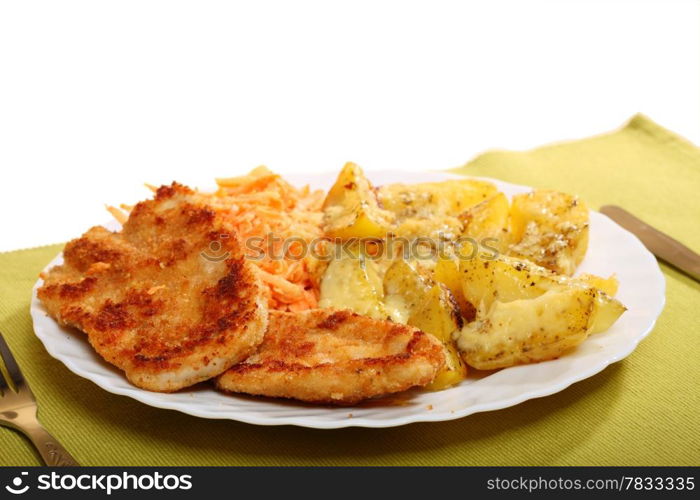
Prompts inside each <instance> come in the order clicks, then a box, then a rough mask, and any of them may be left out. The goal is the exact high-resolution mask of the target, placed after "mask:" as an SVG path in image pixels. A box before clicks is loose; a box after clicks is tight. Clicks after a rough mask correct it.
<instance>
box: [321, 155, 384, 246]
mask: <svg viewBox="0 0 700 500" xmlns="http://www.w3.org/2000/svg"><path fill="white" fill-rule="evenodd" d="M394 221H395V216H394V214H393V213H392V212H389V211H387V210H382V209H381V208H380V207H379V205H378V203H377V197H376V195H375V193H374V189H373V187H372V185H371V184H370V182H369V180H368V179H367V177H365V174H364V172H362V169H361V168H360V167H358V166H357V165H355V164H354V163H346V164H345V166H344V167H343V169H342V170H341V171H340V174H338V179H337V180H336V181H335V184H334V185H333V187H331V189H330V190H329V191H328V195H327V196H326V199H325V201H324V203H323V228H324V231H325V232H326V235H328V236H330V237H332V238H341V239H352V238H384V237H385V236H386V235H387V234H388V233H390V232H391V231H392V228H393V226H394Z"/></svg>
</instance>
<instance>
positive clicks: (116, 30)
mask: <svg viewBox="0 0 700 500" xmlns="http://www.w3.org/2000/svg"><path fill="white" fill-rule="evenodd" d="M37 3H39V4H42V2H31V3H28V2H17V3H3V4H2V6H0V47H3V48H4V50H3V49H0V65H1V66H2V67H3V70H4V71H3V73H4V75H5V76H4V77H3V78H2V79H0V109H2V112H1V113H0V165H2V170H3V179H4V186H3V187H4V188H5V189H3V196H1V197H0V213H2V214H3V216H2V218H0V234H2V235H3V236H2V238H0V250H10V249H16V248H24V247H30V246H35V245H40V244H46V243H53V242H60V241H65V240H67V239H69V238H71V237H74V236H76V235H78V234H80V233H82V232H83V231H84V230H85V229H86V228H87V227H89V226H91V225H94V224H99V223H102V222H104V221H105V220H106V219H107V218H108V215H107V213H106V212H105V211H104V204H119V203H129V202H134V201H136V200H139V199H142V198H144V197H146V196H147V194H148V193H147V191H146V190H145V189H143V187H142V184H143V183H144V182H150V183H154V184H158V183H167V182H170V181H172V180H173V179H177V180H179V181H182V182H185V183H190V184H193V185H199V186H202V187H206V185H207V184H206V183H207V182H209V183H210V182H211V179H213V178H214V177H215V176H230V175H235V174H239V173H243V172H245V171H246V170H248V169H250V168H252V167H255V166H257V165H259V164H267V165H268V166H269V167H271V168H272V169H274V170H276V171H279V172H281V173H289V172H320V171H327V170H338V169H339V168H340V167H341V166H342V164H343V163H344V162H345V161H348V160H352V161H355V162H357V163H359V164H360V165H362V166H363V167H364V168H365V169H366V170H370V171H371V170H382V169H390V170H392V169H406V170H426V169H444V168H450V167H455V166H459V165H462V164H464V163H465V162H466V161H468V160H469V159H471V158H472V157H474V156H475V155H476V154H478V153H480V152H482V151H484V150H487V149H491V148H506V149H528V148H531V147H535V146H538V145H540V144H544V143H547V142H550V141H557V140H564V139H569V138H579V137H586V136H589V135H592V134H597V133H601V132H605V131H608V130H611V129H614V128H616V127H618V126H620V125H622V124H623V123H624V122H625V121H626V120H627V119H628V118H629V117H630V116H632V115H633V114H634V113H636V112H643V113H645V114H647V115H648V116H650V117H651V118H652V119H654V120H656V121H657V122H658V123H660V124H662V125H664V126H666V127H667V128H670V129H671V130H674V131H676V132H677V133H679V134H681V135H684V136H685V137H687V138H688V139H690V140H691V141H694V142H695V143H696V144H698V143H700V93H699V92H698V91H697V89H698V88H700V65H697V64H696V62H697V61H698V60H700V29H698V28H699V27H700V26H699V24H700V6H699V5H700V4H698V3H697V2H687V1H677V2H661V1H650V2H605V3H598V2H583V1H576V2H565V3H560V2H542V1H539V2H538V1H535V2H527V3H522V2H479V3H475V4H472V5H464V4H466V3H465V2H439V3H437V5H436V4H435V3H433V4H431V5H430V7H429V8H428V7H427V4H424V3H412V2H382V3H381V5H376V3H375V2H364V1H359V2H353V3H352V6H350V5H349V4H348V5H347V6H345V7H342V6H337V5H336V6H332V5H328V4H327V3H326V2H308V1H305V2H295V3H294V5H292V4H289V3H285V2H273V3H274V4H273V5H270V4H269V3H267V2H265V3H252V2H251V3H250V4H248V5H245V6H244V5H231V4H230V3H226V2H223V3H215V2H214V3H207V4H206V6H205V5H201V4H195V3H190V4H188V5H182V4H179V3H172V2H164V3H159V2H149V3H148V4H144V3H143V2H120V3H119V4H101V3H100V4H97V3H94V2H61V3H56V2H43V4H42V5H40V6H39V7H37V6H36V4H37ZM166 5H167V8H166ZM20 207H21V209H20Z"/></svg>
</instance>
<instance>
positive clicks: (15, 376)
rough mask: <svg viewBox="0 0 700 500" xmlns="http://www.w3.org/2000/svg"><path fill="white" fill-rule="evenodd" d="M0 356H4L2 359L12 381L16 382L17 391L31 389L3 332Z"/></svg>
mask: <svg viewBox="0 0 700 500" xmlns="http://www.w3.org/2000/svg"><path fill="white" fill-rule="evenodd" d="M0 357H2V360H3V361H4V362H5V368H6V369H7V374H8V375H9V376H10V379H11V380H12V383H14V385H15V388H16V389H17V392H20V391H21V390H22V389H25V388H26V389H29V386H28V385H27V383H26V381H25V380H24V376H23V375H22V372H21V371H20V369H19V366H17V361H15V357H14V356H13V355H12V352H11V351H10V346H8V345H7V342H5V338H4V337H3V336H2V333H0ZM3 390H4V387H3Z"/></svg>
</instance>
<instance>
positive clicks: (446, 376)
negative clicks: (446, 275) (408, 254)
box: [384, 260, 467, 390]
mask: <svg viewBox="0 0 700 500" xmlns="http://www.w3.org/2000/svg"><path fill="white" fill-rule="evenodd" d="M384 302H385V305H386V309H387V312H388V314H389V317H391V318H392V320H394V321H396V322H398V323H406V324H409V325H411V326H415V327H416V328H419V329H421V330H422V331H424V332H426V333H429V334H431V335H433V336H435V337H437V338H438V339H439V340H440V341H441V342H442V343H443V346H444V348H445V360H446V362H445V366H444V367H443V368H442V370H441V371H440V372H439V373H438V375H437V376H436V378H435V380H434V381H433V383H432V384H431V385H430V386H429V388H430V389H431V390H440V389H445V388H447V387H450V386H452V385H454V384H456V383H458V382H459V381H460V380H463V379H464V377H466V373H467V372H466V369H467V367H466V365H465V364H464V362H463V361H462V360H461V359H460V356H459V353H458V352H457V350H456V349H455V347H454V344H453V341H452V334H453V333H454V332H455V331H457V330H459V329H460V328H461V326H462V317H461V315H460V313H459V309H458V307H457V303H456V301H455V299H454V297H453V296H452V294H451V293H450V291H449V290H448V289H447V288H446V287H445V286H443V285H440V284H432V283H430V282H429V280H427V279H426V278H425V277H424V276H422V275H421V272H420V270H418V269H417V266H415V265H413V264H410V263H408V262H406V261H405V260H397V261H395V262H394V263H393V264H392V265H391V267H389V269H388V270H387V272H386V274H385V276H384Z"/></svg>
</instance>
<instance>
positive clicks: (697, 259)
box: [600, 205, 700, 281]
mask: <svg viewBox="0 0 700 500" xmlns="http://www.w3.org/2000/svg"><path fill="white" fill-rule="evenodd" d="M600 211H601V212H602V213H604V214H605V215H607V216H608V217H610V218H611V219H613V220H614V221H615V222H617V223H618V224H620V225H621V226H622V227H624V228H625V229H627V230H628V231H629V232H631V233H633V234H634V235H636V236H637V237H638V238H639V239H640V240H641V241H642V243H644V246H645V247H647V248H648V249H649V251H650V252H651V253H653V254H654V255H656V256H657V257H658V258H660V259H662V260H664V261H666V262H668V263H669V264H671V265H672V266H674V267H676V268H677V269H679V270H680V271H682V272H684V273H686V274H687V275H688V276H690V277H691V278H693V279H694V280H696V281H700V255H698V254H697V253H695V252H693V251H692V250H691V249H690V248H688V247H687V246H685V245H683V244H682V243H681V242H679V241H677V240H674V239H673V238H671V237H670V236H668V235H667V234H664V233H662V232H661V231H659V230H658V229H654V228H653V227H651V226H650V225H649V224H647V223H645V222H644V221H642V220H640V219H638V218H637V217H635V216H634V215H632V214H631V213H629V212H628V211H627V210H625V209H623V208H621V207H618V206H615V205H605V206H604V207H601V208H600Z"/></svg>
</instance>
